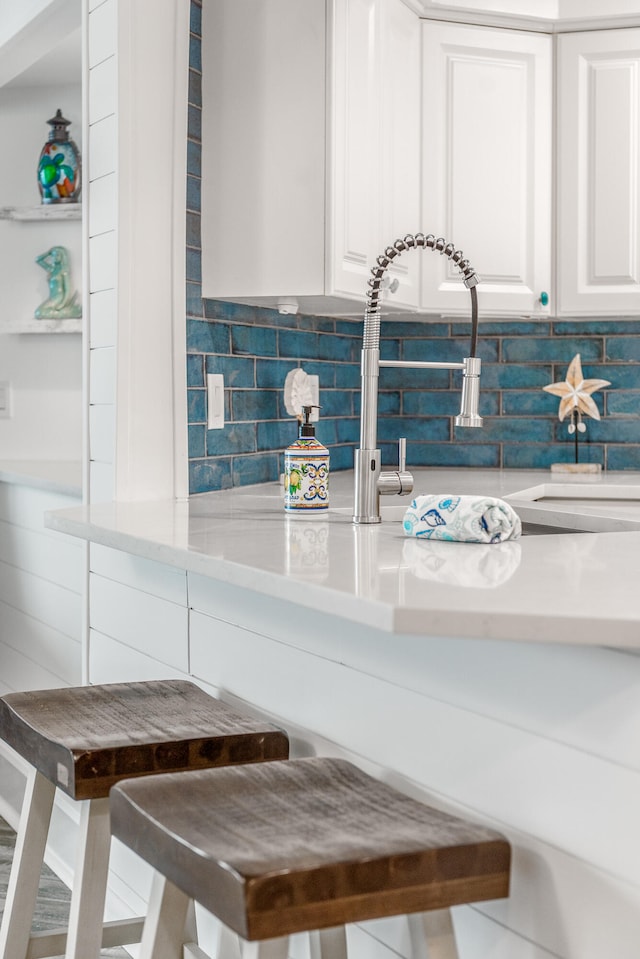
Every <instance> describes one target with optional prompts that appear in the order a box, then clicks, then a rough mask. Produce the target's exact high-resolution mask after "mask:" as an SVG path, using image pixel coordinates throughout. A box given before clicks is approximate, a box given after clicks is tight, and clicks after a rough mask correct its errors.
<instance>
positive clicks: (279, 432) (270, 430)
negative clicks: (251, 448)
mask: <svg viewBox="0 0 640 959" xmlns="http://www.w3.org/2000/svg"><path fill="white" fill-rule="evenodd" d="M297 435H298V421H297V420H296V419H294V418H293V417H292V416H291V417H289V418H288V419H286V420H285V419H281V420H267V421H266V422H264V423H256V445H257V448H258V450H259V451H260V452H263V451H265V450H285V449H286V448H287V446H290V445H291V443H294V442H295V440H296V437H297Z"/></svg>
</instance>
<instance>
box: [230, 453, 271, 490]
mask: <svg viewBox="0 0 640 959" xmlns="http://www.w3.org/2000/svg"><path fill="white" fill-rule="evenodd" d="M281 465H282V463H281V457H279V456H278V454H276V453H256V454H254V455H253V456H234V458H233V465H232V470H233V485H234V486H250V485H253V484H254V483H269V482H270V481H274V480H276V479H277V477H278V476H279V474H280V466H281Z"/></svg>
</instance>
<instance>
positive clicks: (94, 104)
mask: <svg viewBox="0 0 640 959" xmlns="http://www.w3.org/2000/svg"><path fill="white" fill-rule="evenodd" d="M117 93H118V88H117V78H116V58H115V56H112V57H109V59H108V60H103V61H102V63H99V64H98V65H97V66H95V67H94V68H93V70H91V71H90V76H89V121H90V123H96V122H97V121H98V120H102V119H104V117H108V116H110V115H111V114H112V113H115V112H116V102H117Z"/></svg>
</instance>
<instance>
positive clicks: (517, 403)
mask: <svg viewBox="0 0 640 959" xmlns="http://www.w3.org/2000/svg"><path fill="white" fill-rule="evenodd" d="M558 403H559V399H558V397H557V396H552V395H551V393H544V392H543V391H542V390H537V391H536V392H534V391H533V390H528V391H525V390H504V391H503V393H502V415H503V416H545V415H546V416H554V415H555V416H557V415H558Z"/></svg>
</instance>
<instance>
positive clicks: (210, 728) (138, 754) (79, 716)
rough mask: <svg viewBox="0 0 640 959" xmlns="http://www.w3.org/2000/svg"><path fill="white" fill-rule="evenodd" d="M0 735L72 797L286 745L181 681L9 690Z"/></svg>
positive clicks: (270, 755) (263, 755)
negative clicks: (129, 780) (137, 778)
mask: <svg viewBox="0 0 640 959" xmlns="http://www.w3.org/2000/svg"><path fill="white" fill-rule="evenodd" d="M0 738H2V739H3V740H4V741H5V742H6V743H8V744H9V746H11V747H12V748H13V749H14V750H15V751H16V752H17V753H19V754H20V755H21V756H22V757H23V758H24V759H26V760H27V762H28V763H29V764H30V765H32V766H34V767H35V768H36V769H37V770H38V772H40V773H41V774H42V775H43V776H46V778H47V779H49V780H50V781H51V782H52V783H54V784H55V785H56V786H57V787H59V788H60V789H61V790H63V792H65V793H67V794H68V795H69V796H71V797H72V798H73V799H77V800H80V799H97V798H99V797H106V796H108V795H109V790H110V788H111V787H112V786H113V784H114V783H116V782H118V780H120V779H125V778H129V777H131V776H144V775H148V774H150V773H157V772H174V771H175V772H178V771H180V770H185V769H202V768H205V767H209V766H222V765H227V764H229V765H233V764H235V763H250V762H260V761H264V760H269V759H286V757H287V755H288V748H289V747H288V740H287V737H286V735H285V733H283V732H282V730H280V729H277V728H276V727H275V726H272V725H270V724H269V723H265V722H263V721H262V720H256V719H253V718H250V717H247V716H242V715H240V714H239V713H237V712H236V711H235V710H233V709H231V707H229V706H227V705H226V704H225V703H223V702H221V701H220V700H218V699H213V697H211V696H208V695H207V694H206V693H205V692H203V691H202V690H201V689H199V688H198V687H197V686H195V685H194V684H193V683H189V682H185V681H182V680H176V681H165V680H161V681H156V682H141V683H122V684H119V683H115V684H109V685H105V686H79V687H72V688H67V689H46V690H38V691H35V692H34V691H32V692H24V693H10V694H9V695H6V696H3V697H0Z"/></svg>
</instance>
